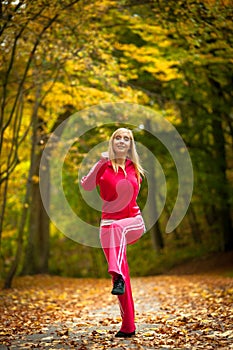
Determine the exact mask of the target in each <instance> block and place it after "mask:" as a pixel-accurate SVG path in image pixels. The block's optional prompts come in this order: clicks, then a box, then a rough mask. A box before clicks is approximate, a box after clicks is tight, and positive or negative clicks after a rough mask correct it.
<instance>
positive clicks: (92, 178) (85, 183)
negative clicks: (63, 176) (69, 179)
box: [81, 159, 106, 191]
mask: <svg viewBox="0 0 233 350" xmlns="http://www.w3.org/2000/svg"><path fill="white" fill-rule="evenodd" d="M105 164H106V160H105V159H101V160H99V161H98V162H97V163H96V164H95V165H94V166H93V167H92V168H91V170H90V171H89V173H88V174H87V175H86V176H83V177H82V179H81V185H82V187H83V188H84V190H85V191H92V190H93V189H94V188H95V187H96V186H97V185H98V182H99V177H100V173H102V172H100V170H101V168H102V169H103V168H104V165H105Z"/></svg>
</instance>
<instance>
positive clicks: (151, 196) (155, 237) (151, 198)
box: [145, 119, 164, 252]
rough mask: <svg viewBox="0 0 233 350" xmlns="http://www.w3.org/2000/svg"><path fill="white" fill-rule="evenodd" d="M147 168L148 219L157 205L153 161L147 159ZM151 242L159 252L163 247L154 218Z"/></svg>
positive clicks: (161, 237) (156, 215)
mask: <svg viewBox="0 0 233 350" xmlns="http://www.w3.org/2000/svg"><path fill="white" fill-rule="evenodd" d="M145 127H146V130H148V131H150V130H151V122H150V120H149V119H147V120H146V125H145ZM147 170H148V175H147V176H148V182H149V186H150V189H149V193H148V203H149V216H150V220H153V218H154V217H155V218H157V217H158V213H157V205H156V175H155V166H154V162H153V161H150V160H149V159H148V162H147ZM150 232H151V237H152V242H153V246H154V248H155V250H156V251H157V252H160V251H161V249H163V248H164V242H163V236H162V232H161V229H160V225H159V221H158V219H157V220H156V222H155V224H154V225H153V226H152V228H151V229H150Z"/></svg>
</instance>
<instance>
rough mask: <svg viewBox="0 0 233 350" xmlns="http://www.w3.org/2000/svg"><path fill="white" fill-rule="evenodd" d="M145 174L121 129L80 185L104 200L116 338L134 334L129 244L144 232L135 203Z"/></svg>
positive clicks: (104, 231) (129, 136) (102, 230)
mask: <svg viewBox="0 0 233 350" xmlns="http://www.w3.org/2000/svg"><path fill="white" fill-rule="evenodd" d="M143 175H144V174H143V169H142V167H141V165H140V163H139V157H138V154H137V151H136V147H135V142H134V138H133V133H132V131H131V130H129V129H126V128H119V129H117V130H116V131H115V132H114V133H113V134H112V136H111V138H110V141H109V148H108V153H107V155H106V154H102V157H101V159H100V160H99V161H98V162H97V163H96V164H95V165H94V167H93V168H92V169H91V171H90V172H89V173H88V175H87V176H84V177H83V178H82V180H81V185H82V186H83V188H84V189H85V190H87V191H91V190H93V189H94V188H95V187H96V186H97V185H98V186H99V188H100V196H101V198H102V201H103V203H102V216H101V224H100V241H101V245H102V248H103V250H104V253H105V256H106V259H107V262H108V272H109V273H110V274H111V275H112V281H113V288H112V291H111V293H112V294H113V295H117V296H118V300H119V305H120V311H121V317H122V326H121V329H120V331H119V332H118V333H117V334H116V335H115V336H116V337H127V338H128V337H132V336H133V335H135V323H134V302H133V297H132V291H131V285H130V276H129V268H128V262H127V256H126V247H127V244H132V243H134V242H136V241H137V240H138V239H139V238H140V237H141V235H142V234H143V233H144V232H145V226H144V221H143V218H142V216H141V212H140V209H139V207H138V205H137V202H136V199H137V195H138V192H139V188H140V183H141V176H143Z"/></svg>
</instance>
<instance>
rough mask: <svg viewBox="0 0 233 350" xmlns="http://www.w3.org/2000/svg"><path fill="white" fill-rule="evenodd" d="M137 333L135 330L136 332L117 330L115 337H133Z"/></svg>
mask: <svg viewBox="0 0 233 350" xmlns="http://www.w3.org/2000/svg"><path fill="white" fill-rule="evenodd" d="M134 335H135V331H134V332H131V333H125V332H121V331H119V332H117V333H116V334H115V337H118V338H131V337H133V336H134Z"/></svg>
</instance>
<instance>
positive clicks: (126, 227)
mask: <svg viewBox="0 0 233 350" xmlns="http://www.w3.org/2000/svg"><path fill="white" fill-rule="evenodd" d="M144 232H145V226H144V221H143V219H142V217H141V215H138V216H136V217H131V218H126V219H120V220H116V221H114V222H113V223H112V224H111V225H109V226H102V227H101V228H100V241H101V245H102V248H103V250H104V253H105V256H106V259H107V262H108V272H109V273H110V274H111V275H112V278H113V279H114V276H115V275H116V274H120V275H122V277H123V279H124V281H125V293H124V294H123V295H118V301H119V306H120V312H121V318H122V326H121V329H120V330H121V331H122V332H125V333H131V332H134V331H135V328H136V327H135V323H134V302H133V296H132V290H131V284H130V275H129V267H128V262H127V256H126V249H127V244H133V243H134V242H136V241H137V240H138V239H139V238H140V237H141V236H142V234H143V233H144Z"/></svg>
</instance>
